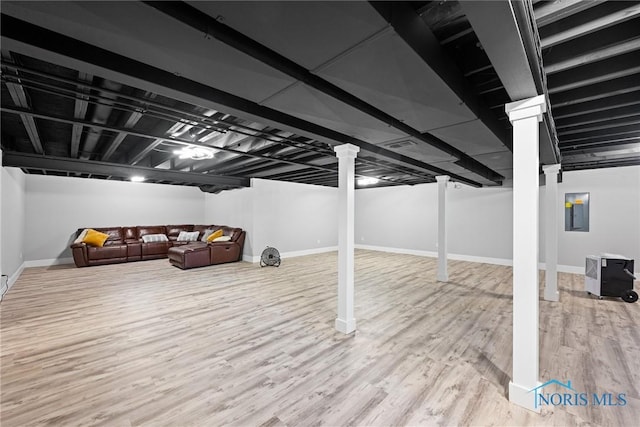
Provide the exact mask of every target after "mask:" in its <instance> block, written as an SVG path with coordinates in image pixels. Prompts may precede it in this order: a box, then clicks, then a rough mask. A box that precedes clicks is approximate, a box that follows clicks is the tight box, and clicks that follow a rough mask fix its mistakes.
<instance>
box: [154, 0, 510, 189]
mask: <svg viewBox="0 0 640 427" xmlns="http://www.w3.org/2000/svg"><path fill="white" fill-rule="evenodd" d="M144 3H145V4H147V5H149V6H151V7H153V8H155V9H157V10H158V11H160V12H162V13H164V14H166V15H167V16H170V17H171V18H173V19H176V20H177V21H179V22H182V23H183V24H185V25H187V26H189V27H191V28H193V29H195V30H198V31H201V32H202V33H203V34H207V35H209V36H211V37H214V38H215V39H216V40H218V41H220V42H222V43H224V44H226V45H228V46H231V47H233V48H234V49H237V50H239V51H240V52H243V53H245V54H247V55H249V56H251V57H252V58H254V59H256V60H258V61H261V62H263V63H265V64H267V65H269V66H270V67H272V68H274V69H276V70H278V71H280V72H282V73H284V74H286V75H288V76H290V77H292V78H294V79H296V80H299V81H300V82H302V83H304V84H306V85H307V86H310V87H312V88H314V89H316V90H319V91H320V92H322V93H324V94H326V95H328V96H331V97H332V98H334V99H337V100H338V101H340V102H343V103H345V104H347V105H349V106H351V107H353V108H355V109H357V110H359V111H361V112H363V113H365V114H368V115H370V116H371V117H374V118H376V119H377V120H380V121H382V122H383V123H386V124H387V125H389V126H391V127H393V128H395V129H398V130H400V131H401V132H404V133H405V134H407V135H410V136H412V137H414V138H416V139H417V140H419V141H421V142H423V143H426V144H428V145H430V146H432V147H435V148H437V149H439V150H441V151H443V152H445V153H447V154H449V155H451V156H454V157H456V158H457V159H458V160H459V161H460V162H461V163H460V164H461V165H463V166H462V167H464V168H465V169H468V170H469V171H470V172H473V173H475V174H477V175H479V176H481V177H483V178H485V179H488V180H489V181H493V182H495V183H497V184H501V183H502V181H503V180H504V177H503V176H502V175H500V174H499V173H497V172H496V171H494V170H492V169H490V168H488V167H487V166H485V165H483V164H482V163H480V162H478V161H477V160H475V159H474V158H473V157H471V156H469V155H467V154H465V153H464V152H462V151H461V150H458V149H457V148H455V147H453V146H451V145H449V144H447V143H446V142H445V141H443V140H441V139H440V138H438V137H436V136H435V135H431V134H429V133H421V132H420V131H419V130H417V129H414V128H412V127H411V126H409V125H408V124H406V123H404V122H402V121H401V120H399V119H397V118H395V117H393V116H391V115H390V114H387V113H385V112H384V111H382V110H380V109H378V108H376V107H374V106H373V105H371V104H369V103H367V102H365V101H363V100H362V99H360V98H358V97H356V96H354V95H353V94H351V93H349V92H347V91H345V90H343V89H341V88H340V87H338V86H336V85H334V84H333V83H331V82H329V81H327V80H325V79H323V78H322V77H320V76H318V75H316V74H313V73H312V72H311V71H309V70H307V69H306V68H304V67H302V66H301V65H299V64H297V63H295V62H293V61H291V60H290V59H288V58H286V57H284V56H282V55H280V54H279V53H277V52H275V51H273V50H271V49H269V48H268V47H266V46H264V45H262V44H260V43H258V42H257V41H255V40H253V39H251V38H249V37H247V36H245V35H244V34H242V33H240V32H238V31H236V30H234V29H233V28H231V27H229V26H227V25H225V24H223V23H222V22H219V21H218V20H217V19H215V18H212V17H211V16H209V15H207V14H206V13H203V12H201V11H200V10H198V9H196V8H195V7H193V6H191V5H189V4H187V3H184V2H156V1H145V2H144ZM418 18H419V17H418Z"/></svg>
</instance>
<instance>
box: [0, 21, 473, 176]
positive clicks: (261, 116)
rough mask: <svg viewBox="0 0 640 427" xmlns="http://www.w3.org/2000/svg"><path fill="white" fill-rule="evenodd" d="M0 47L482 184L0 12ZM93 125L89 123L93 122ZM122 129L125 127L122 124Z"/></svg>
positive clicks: (417, 167)
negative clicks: (1, 45) (0, 45)
mask: <svg viewBox="0 0 640 427" xmlns="http://www.w3.org/2000/svg"><path fill="white" fill-rule="evenodd" d="M1 17H2V25H1V26H0V30H1V33H2V38H3V39H2V42H3V47H6V48H9V49H11V50H15V51H18V52H21V51H24V52H25V53H26V54H30V55H33V56H43V57H45V58H47V59H48V60H51V61H53V62H55V63H60V64H61V65H65V64H69V66H70V67H71V68H76V69H78V68H82V69H83V71H85V72H91V73H93V74H100V75H102V76H103V77H105V78H110V79H114V80H116V81H120V82H122V83H125V84H132V85H134V86H135V87H138V88H140V89H143V90H148V91H150V92H154V93H158V94H162V95H164V96H168V97H172V98H175V99H179V100H182V101H183V102H187V103H193V104H196V105H200V106H203V107H208V108H213V109H218V110H219V109H224V110H226V111H227V112H228V113H231V114H238V115H243V116H245V117H248V118H255V119H256V120H257V121H261V122H262V123H265V124H269V125H271V124H273V125H274V126H276V127H279V128H281V129H283V130H292V131H294V132H296V133H297V134H299V135H303V136H307V137H310V138H312V139H316V140H320V141H331V142H332V143H334V144H335V143H340V144H342V143H349V144H354V145H356V146H358V147H360V148H361V149H362V150H364V151H368V152H370V153H373V154H375V155H377V156H380V157H383V158H386V159H389V160H391V161H394V162H398V163H402V164H405V165H409V166H411V167H414V168H416V169H418V170H423V171H428V172H429V173H432V174H435V175H449V176H450V177H451V179H452V180H454V181H459V182H464V183H466V184H468V185H470V186H473V187H480V186H481V184H480V183H479V182H477V181H475V180H473V179H469V178H465V177H463V176H461V175H458V174H455V173H451V172H450V171H447V170H444V169H442V168H439V167H436V166H433V165H430V164H427V163H424V162H422V161H419V160H416V159H414V158H412V157H409V156H405V155H402V154H399V153H397V152H394V151H391V150H387V149H384V148H382V147H379V146H377V145H375V144H372V143H368V142H365V141H362V140H360V139H357V138H354V137H351V136H349V135H345V134H342V133H340V132H337V131H334V130H332V129H328V128H325V127H323V126H319V125H316V124H314V123H311V122H308V121H306V120H303V119H300V118H297V117H294V116H291V115H289V114H286V113H282V112H280V111H277V110H274V109H271V108H268V107H265V106H262V105H259V104H257V103H255V102H252V101H250V100H247V99H244V98H241V97H238V96H235V95H232V94H230V93H227V92H224V91H221V90H218V89H215V88H212V87H210V86H206V85H203V84H201V83H198V82H195V81H193V80H189V79H186V78H184V77H180V76H177V75H175V74H173V73H170V72H167V71H164V70H161V69H158V68H155V67H152V66H149V65H147V64H143V63H141V62H139V61H136V60H134V59H131V58H127V57H124V56H122V55H118V54H116V53H113V52H110V51H107V50H104V49H101V48H99V47H96V46H93V45H90V44H88V43H85V42H82V41H79V40H76V39H73V38H71V37H67V36H64V35H62V34H59V33H56V32H54V31H50V30H47V29H45V28H42V27H39V26H37V25H34V24H31V23H29V22H26V21H23V20H21V19H17V18H14V17H11V16H8V15H6V14H2V15H1ZM92 125H93V124H92ZM122 131H126V130H122Z"/></svg>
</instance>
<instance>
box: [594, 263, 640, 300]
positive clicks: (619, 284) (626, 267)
mask: <svg viewBox="0 0 640 427" xmlns="http://www.w3.org/2000/svg"><path fill="white" fill-rule="evenodd" d="M633 271H634V270H633V260H632V259H629V258H627V257H624V256H622V255H612V254H603V255H598V256H594V255H590V256H588V257H587V260H586V266H585V280H584V287H585V290H586V291H587V293H588V294H589V295H597V296H599V297H600V299H602V297H620V298H622V299H623V300H624V301H626V302H636V301H637V300H638V294H637V293H636V292H635V291H634V290H633V281H634V280H635V279H636V278H635V276H634V275H633Z"/></svg>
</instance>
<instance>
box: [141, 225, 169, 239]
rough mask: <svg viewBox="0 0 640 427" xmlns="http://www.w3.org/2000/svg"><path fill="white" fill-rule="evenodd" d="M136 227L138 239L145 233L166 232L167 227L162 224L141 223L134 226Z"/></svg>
mask: <svg viewBox="0 0 640 427" xmlns="http://www.w3.org/2000/svg"><path fill="white" fill-rule="evenodd" d="M136 228H137V229H138V239H142V236H145V235H147V234H164V235H166V234H167V227H165V226H164V225H142V226H138V227H136Z"/></svg>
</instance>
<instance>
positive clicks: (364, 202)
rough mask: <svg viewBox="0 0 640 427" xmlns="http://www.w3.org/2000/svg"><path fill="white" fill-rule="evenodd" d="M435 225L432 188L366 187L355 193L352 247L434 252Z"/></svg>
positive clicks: (435, 198) (435, 195)
mask: <svg viewBox="0 0 640 427" xmlns="http://www.w3.org/2000/svg"><path fill="white" fill-rule="evenodd" d="M437 222H438V187H437V186H436V185H433V184H421V185H416V186H412V187H410V186H399V187H383V188H367V189H358V190H356V192H355V242H356V244H359V245H365V246H380V247H388V248H396V249H409V250H416V251H430V252H435V251H436V250H437V247H436V243H437V240H438V228H437ZM434 224H435V227H434Z"/></svg>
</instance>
